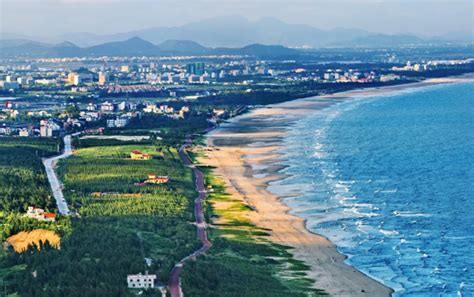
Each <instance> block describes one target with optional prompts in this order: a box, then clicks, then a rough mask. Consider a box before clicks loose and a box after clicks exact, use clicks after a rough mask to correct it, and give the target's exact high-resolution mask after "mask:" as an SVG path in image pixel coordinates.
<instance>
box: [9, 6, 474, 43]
mask: <svg viewBox="0 0 474 297" xmlns="http://www.w3.org/2000/svg"><path fill="white" fill-rule="evenodd" d="M473 7H474V0H442V1H441V0H431V1H430V0H0V32H3V33H5V32H8V33H19V34H25V35H30V36H35V35H36V36H53V35H58V34H62V33H70V32H93V33H98V34H107V33H117V32H125V31H132V30H136V29H142V28H148V27H156V26H175V25H182V24H185V23H189V22H193V21H199V20H202V19H206V18H210V17H215V16H225V15H241V16H244V17H247V18H249V19H252V20H255V19H259V18H262V17H276V18H278V19H281V20H283V21H286V22H288V23H297V24H308V25H312V26H314V27H318V28H321V29H328V28H335V27H346V28H360V29H366V30H369V31H374V32H383V33H415V34H422V35H441V34H444V33H447V32H452V31H464V32H473V30H474V28H473V26H474V25H473V18H474V8H473Z"/></svg>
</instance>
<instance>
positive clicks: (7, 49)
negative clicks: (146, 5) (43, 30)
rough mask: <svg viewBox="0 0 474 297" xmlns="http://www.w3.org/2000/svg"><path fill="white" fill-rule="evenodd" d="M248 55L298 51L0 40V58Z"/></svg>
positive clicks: (184, 42)
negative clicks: (80, 45) (83, 45)
mask: <svg viewBox="0 0 474 297" xmlns="http://www.w3.org/2000/svg"><path fill="white" fill-rule="evenodd" d="M223 54H228V55H248V56H256V57H278V56H295V55H298V54H300V52H299V51H298V50H294V49H290V48H287V47H284V46H281V45H263V44H252V45H248V46H245V47H242V48H209V47H204V46H202V45H201V44H199V43H197V42H194V41H189V40H168V41H165V42H163V43H160V44H158V45H154V44H153V43H151V42H148V41H146V40H144V39H142V38H139V37H132V38H130V39H127V40H124V41H114V42H107V43H103V44H99V45H95V46H91V47H78V46H77V45H75V44H74V43H72V42H69V41H65V42H61V43H58V44H45V43H39V42H34V41H29V40H23V39H21V40H20V39H18V40H0V56H28V57H76V56H169V55H195V56H199V55H223Z"/></svg>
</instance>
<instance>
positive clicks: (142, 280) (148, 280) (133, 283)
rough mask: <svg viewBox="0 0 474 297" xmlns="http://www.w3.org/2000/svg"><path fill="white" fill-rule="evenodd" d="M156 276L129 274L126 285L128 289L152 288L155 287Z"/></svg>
mask: <svg viewBox="0 0 474 297" xmlns="http://www.w3.org/2000/svg"><path fill="white" fill-rule="evenodd" d="M155 280H156V274H148V272H145V274H141V273H139V274H129V275H127V284H128V287H129V288H153V287H154V286H155Z"/></svg>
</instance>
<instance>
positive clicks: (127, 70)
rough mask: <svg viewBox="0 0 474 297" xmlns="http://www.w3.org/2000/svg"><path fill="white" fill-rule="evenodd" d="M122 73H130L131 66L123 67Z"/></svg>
mask: <svg viewBox="0 0 474 297" xmlns="http://www.w3.org/2000/svg"><path fill="white" fill-rule="evenodd" d="M120 71H121V72H126V73H128V72H130V66H128V65H122V67H120Z"/></svg>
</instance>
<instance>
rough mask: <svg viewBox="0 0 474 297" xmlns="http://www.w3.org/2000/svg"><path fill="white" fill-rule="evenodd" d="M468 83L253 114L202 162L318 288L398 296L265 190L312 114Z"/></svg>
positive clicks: (211, 141) (328, 98)
mask: <svg viewBox="0 0 474 297" xmlns="http://www.w3.org/2000/svg"><path fill="white" fill-rule="evenodd" d="M469 78H472V76H470V77H454V78H442V79H428V80H425V81H422V82H417V83H411V84H403V85H396V86H387V87H382V88H371V89H357V90H351V91H346V92H341V93H335V94H328V95H322V96H316V97H308V98H303V99H296V100H292V101H287V102H284V103H279V104H274V105H269V106H265V107H262V108H257V109H253V110H251V111H250V112H249V113H246V114H244V115H241V116H238V117H235V118H233V119H232V120H231V121H229V122H228V123H226V124H223V125H222V126H221V127H219V128H218V129H216V130H214V131H212V132H211V133H209V134H208V135H207V137H206V142H207V145H208V147H209V148H210V150H208V151H207V152H206V157H204V158H200V162H201V163H203V164H205V165H210V166H214V167H216V169H215V170H214V174H216V175H217V176H219V177H220V178H222V180H223V181H224V182H225V183H226V186H227V191H228V193H229V194H231V195H232V196H233V198H236V199H239V200H242V202H244V203H245V204H247V205H249V206H250V207H251V208H252V209H254V211H252V212H251V213H250V214H248V215H247V216H248V219H250V220H251V221H252V223H254V224H255V225H257V226H259V227H263V228H267V229H271V230H272V231H271V233H270V234H271V235H270V240H271V241H272V242H275V243H278V244H282V245H286V246H290V247H293V250H292V251H291V253H292V254H293V255H294V257H295V258H296V259H298V260H301V261H303V262H304V263H306V264H307V265H309V266H310V271H308V277H309V278H311V279H313V280H315V283H314V287H316V288H319V289H323V290H325V291H326V292H328V293H329V294H330V295H333V296H390V295H391V294H392V293H393V292H394V291H393V290H392V289H391V288H389V287H387V286H385V285H383V284H382V283H381V282H379V281H377V280H375V279H374V278H372V277H370V276H368V275H366V274H364V273H363V272H361V271H359V270H357V269H355V268H354V267H352V266H350V265H349V264H347V263H346V262H345V260H346V259H347V256H345V255H343V254H341V253H339V252H338V250H337V246H336V245H335V244H334V243H332V242H331V241H329V240H328V239H327V238H326V237H324V236H322V235H319V234H317V233H315V232H312V231H310V230H308V229H307V228H306V220H305V219H303V218H301V217H297V216H295V215H292V214H290V213H289V212H290V211H291V208H289V207H288V206H287V205H286V204H285V203H284V201H282V198H283V197H282V195H277V194H274V193H272V192H270V191H269V190H268V189H267V188H268V186H269V184H270V183H271V182H273V181H278V180H282V179H284V178H285V177H286V176H285V175H284V174H282V173H280V171H281V170H282V169H283V168H284V167H283V166H282V165H281V164H279V162H281V161H282V159H281V157H280V156H279V154H278V150H279V148H281V146H282V145H283V144H282V139H283V137H284V136H285V135H286V134H287V133H288V127H289V126H291V125H292V123H295V122H296V121H297V120H298V119H299V118H301V117H304V116H305V115H306V114H308V113H312V112H318V111H319V110H322V109H324V108H327V107H329V106H331V105H334V104H337V103H338V102H341V101H347V100H350V99H351V98H354V97H371V96H377V95H384V94H387V93H391V92H398V91H403V90H409V89H414V88H420V87H426V86H431V85H438V84H445V83H453V82H462V81H469ZM294 195H298V193H294Z"/></svg>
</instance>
